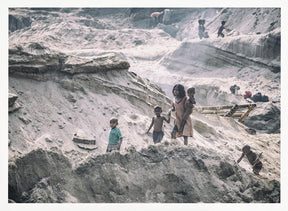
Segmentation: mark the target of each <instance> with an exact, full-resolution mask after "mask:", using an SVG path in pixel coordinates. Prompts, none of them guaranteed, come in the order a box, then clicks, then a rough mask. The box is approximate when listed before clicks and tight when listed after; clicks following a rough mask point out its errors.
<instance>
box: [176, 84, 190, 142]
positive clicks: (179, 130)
mask: <svg viewBox="0 0 288 211" xmlns="http://www.w3.org/2000/svg"><path fill="white" fill-rule="evenodd" d="M172 92H173V95H174V97H175V99H174V101H173V104H172V111H175V116H176V119H175V121H174V124H175V126H174V128H173V130H172V133H171V136H172V138H173V139H175V138H177V137H181V136H183V137H184V144H185V145H188V137H192V136H193V129H192V121H191V117H190V116H189V115H188V116H187V115H184V114H185V107H186V104H187V103H186V101H187V97H186V93H185V89H184V86H183V85H181V84H176V85H175V86H174V87H173V91H172ZM184 116H185V117H186V118H187V119H186V120H185V119H183V117H184ZM182 121H185V124H181V123H182ZM182 125H184V127H183V126H182ZM181 126H182V127H181Z"/></svg>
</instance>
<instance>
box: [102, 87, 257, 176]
mask: <svg viewBox="0 0 288 211" xmlns="http://www.w3.org/2000/svg"><path fill="white" fill-rule="evenodd" d="M172 93H173V95H174V101H173V103H172V108H171V109H170V110H169V111H168V118H166V117H164V116H162V115H161V113H162V108H161V107H160V106H159V105H157V106H155V107H154V113H155V116H154V117H153V118H152V121H151V124H150V126H149V128H148V130H147V132H146V133H147V134H148V133H149V131H150V129H151V128H152V127H153V126H154V127H153V133H152V134H153V135H152V136H153V142H154V144H156V143H160V142H161V140H162V139H163V136H164V132H163V123H164V121H165V122H167V123H170V117H171V112H175V120H174V127H173V130H172V132H171V138H172V139H176V138H177V137H182V136H183V138H184V145H188V137H193V128H192V120H191V117H190V114H191V113H192V112H193V107H194V104H196V101H195V98H194V95H195V88H193V87H191V88H189V89H188V90H187V95H188V97H187V96H186V92H185V89H184V86H183V85H181V84H176V85H175V86H174V87H173V90H172ZM117 125H118V119H117V118H115V117H113V118H112V119H110V127H111V130H110V133H109V143H108V147H107V150H106V152H111V151H113V150H120V147H121V144H122V140H123V137H122V134H121V132H120V130H119V128H118V127H117ZM242 151H243V153H242V155H241V157H240V158H239V159H238V160H237V163H239V162H240V161H241V160H242V158H243V157H244V156H245V155H246V157H247V158H248V161H249V162H250V164H251V165H252V168H253V172H254V174H256V175H259V172H260V170H261V168H262V162H261V161H260V160H259V158H260V156H261V154H260V155H259V156H257V155H256V153H254V152H252V151H251V149H250V146H248V145H245V146H244V147H243V149H242Z"/></svg>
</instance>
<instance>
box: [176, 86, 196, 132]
mask: <svg viewBox="0 0 288 211" xmlns="http://www.w3.org/2000/svg"><path fill="white" fill-rule="evenodd" d="M194 94H195V88H194V87H191V88H189V89H187V95H188V97H189V98H188V99H187V100H186V102H185V108H184V114H183V117H182V122H181V124H180V129H179V133H180V135H181V132H182V131H183V129H184V125H185V123H186V120H187V118H188V117H189V116H190V114H192V112H193V108H194V104H196V101H195V98H194Z"/></svg>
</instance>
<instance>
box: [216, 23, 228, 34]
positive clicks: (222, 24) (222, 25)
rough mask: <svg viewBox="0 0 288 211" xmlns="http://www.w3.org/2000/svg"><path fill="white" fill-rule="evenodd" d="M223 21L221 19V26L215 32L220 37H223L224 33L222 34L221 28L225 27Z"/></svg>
mask: <svg viewBox="0 0 288 211" xmlns="http://www.w3.org/2000/svg"><path fill="white" fill-rule="evenodd" d="M225 23H226V22H225V21H221V26H220V28H219V29H218V33H217V35H218V36H217V37H219V36H221V37H222V38H223V37H224V34H223V30H224V29H225V26H224V25H225Z"/></svg>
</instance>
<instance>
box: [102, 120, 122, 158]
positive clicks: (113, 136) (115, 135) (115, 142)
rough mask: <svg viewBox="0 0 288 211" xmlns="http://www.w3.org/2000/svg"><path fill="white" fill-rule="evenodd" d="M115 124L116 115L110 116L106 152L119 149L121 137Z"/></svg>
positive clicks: (116, 121) (116, 123)
mask: <svg viewBox="0 0 288 211" xmlns="http://www.w3.org/2000/svg"><path fill="white" fill-rule="evenodd" d="M117 125H118V119H117V118H116V117H112V118H111V119H110V127H111V130H110V133H109V143H108V146H107V150H106V152H112V151H113V150H120V147H121V144H122V140H123V137H122V134H121V132H120V130H119V128H118V127H117Z"/></svg>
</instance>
